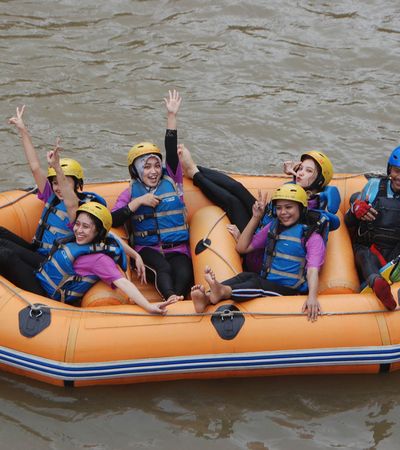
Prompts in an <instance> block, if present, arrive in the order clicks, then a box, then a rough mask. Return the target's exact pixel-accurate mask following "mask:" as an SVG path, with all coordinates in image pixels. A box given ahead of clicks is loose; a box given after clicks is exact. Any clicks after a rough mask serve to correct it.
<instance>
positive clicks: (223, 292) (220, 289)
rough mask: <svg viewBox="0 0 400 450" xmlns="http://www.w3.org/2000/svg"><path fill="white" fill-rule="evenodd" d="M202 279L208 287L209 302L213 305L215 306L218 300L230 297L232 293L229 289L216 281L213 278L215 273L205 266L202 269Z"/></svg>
mask: <svg viewBox="0 0 400 450" xmlns="http://www.w3.org/2000/svg"><path fill="white" fill-rule="evenodd" d="M204 278H205V279H206V281H207V283H208V284H209V285H210V302H211V303H212V304H213V305H215V304H217V303H218V302H219V301H220V300H224V299H226V298H229V297H230V295H231V293H232V290H231V288H230V287H229V286H225V285H224V284H221V283H220V282H219V281H217V280H216V278H215V273H214V272H213V271H212V270H211V268H210V267H209V266H206V268H205V269H204Z"/></svg>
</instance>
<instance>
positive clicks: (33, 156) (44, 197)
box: [0, 105, 105, 256]
mask: <svg viewBox="0 0 400 450" xmlns="http://www.w3.org/2000/svg"><path fill="white" fill-rule="evenodd" d="M24 111H25V105H24V106H22V107H21V108H18V107H17V110H16V115H15V116H14V117H11V118H10V119H9V121H8V122H9V123H10V124H11V125H15V127H16V128H17V130H18V131H19V132H20V135H21V139H22V145H23V148H24V152H25V157H26V159H27V161H28V164H29V166H30V169H31V171H32V175H33V177H34V179H35V182H36V184H37V187H38V198H39V199H40V200H41V201H42V202H43V203H44V209H43V212H42V216H41V218H40V221H39V225H38V228H37V230H36V233H35V236H34V238H33V241H32V242H27V241H25V240H24V239H22V238H20V237H19V236H17V235H16V234H14V233H12V232H11V231H9V230H8V229H7V228H4V227H0V239H2V240H3V242H4V241H5V240H8V241H10V242H13V243H15V244H16V245H18V246H21V247H23V248H26V249H29V250H36V251H37V252H38V253H40V254H41V255H44V256H46V255H48V253H49V251H50V249H51V247H52V245H53V242H54V240H55V239H56V238H58V237H61V236H65V235H66V234H68V233H69V232H70V223H71V222H72V221H73V220H74V218H75V212H76V208H77V207H78V206H79V204H81V203H83V202H87V201H91V200H96V201H99V202H101V203H104V204H105V200H104V199H102V198H101V197H100V196H98V195H97V194H95V193H92V192H82V189H83V169H82V167H81V165H80V164H79V163H78V162H77V161H75V160H74V159H71V158H63V159H61V165H60V167H61V171H60V172H59V174H56V171H55V169H54V168H53V167H49V169H48V171H47V172H46V171H45V170H44V169H43V168H42V167H41V164H40V160H39V157H38V154H37V152H36V150H35V148H34V146H33V144H32V139H31V136H30V134H29V131H28V129H27V127H26V126H25V124H24V121H23V114H24ZM55 148H56V149H59V140H57V142H56V146H55ZM60 176H63V177H65V179H66V182H67V183H69V184H70V186H71V188H72V190H73V198H72V200H73V202H74V204H75V208H73V209H72V210H70V212H68V211H67V208H66V206H65V202H64V199H63V197H62V193H61V190H60V187H59V182H58V178H59V177H60Z"/></svg>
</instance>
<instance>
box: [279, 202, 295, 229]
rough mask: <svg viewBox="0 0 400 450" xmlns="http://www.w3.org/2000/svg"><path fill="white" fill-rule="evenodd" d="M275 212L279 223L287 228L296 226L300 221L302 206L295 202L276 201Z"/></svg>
mask: <svg viewBox="0 0 400 450" xmlns="http://www.w3.org/2000/svg"><path fill="white" fill-rule="evenodd" d="M275 211H276V216H277V218H278V220H279V222H280V223H281V224H282V225H283V226H285V227H290V226H292V225H294V224H295V223H296V222H297V221H298V220H299V219H300V204H299V203H298V202H295V201H293V200H276V202H275Z"/></svg>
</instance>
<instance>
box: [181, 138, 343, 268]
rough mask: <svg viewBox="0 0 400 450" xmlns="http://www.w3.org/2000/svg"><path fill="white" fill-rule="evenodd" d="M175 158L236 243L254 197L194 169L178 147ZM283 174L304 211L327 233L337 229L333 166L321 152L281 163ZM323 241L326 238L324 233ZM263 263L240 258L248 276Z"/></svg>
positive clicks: (221, 176)
mask: <svg viewBox="0 0 400 450" xmlns="http://www.w3.org/2000/svg"><path fill="white" fill-rule="evenodd" d="M178 156H179V159H180V162H181V165H182V168H183V171H184V174H185V176H186V177H187V178H189V179H192V180H193V184H194V185H195V186H197V187H199V188H200V190H201V191H202V192H203V194H204V195H205V196H206V197H207V198H208V199H209V200H211V201H212V202H213V203H214V204H216V205H217V206H219V207H220V208H222V209H223V210H224V211H225V212H226V213H227V216H228V218H229V220H230V221H231V224H229V225H228V231H229V232H230V233H231V234H232V235H233V236H234V238H235V239H236V241H237V240H238V238H239V236H240V233H241V232H242V231H243V229H244V228H245V226H246V225H247V223H248V222H249V220H250V218H251V216H252V206H253V204H254V202H255V201H256V199H255V197H254V196H253V195H252V194H251V192H250V191H248V190H247V188H246V187H245V186H243V184H241V183H240V182H239V181H237V180H235V179H234V178H232V177H230V176H229V175H227V174H225V173H223V172H220V171H218V170H215V169H209V168H207V167H203V166H199V165H196V164H195V163H194V161H193V159H192V156H191V154H190V151H189V150H188V149H187V148H186V147H185V146H181V147H180V148H179V149H178ZM284 172H285V173H286V174H287V175H291V176H293V181H292V183H295V184H298V185H300V186H301V187H302V188H303V189H304V190H305V191H306V193H307V207H308V208H309V209H312V210H316V211H318V213H320V214H322V216H323V218H324V219H323V220H325V221H327V222H328V223H329V231H333V230H336V229H337V228H339V226H340V220H339V218H338V217H337V216H336V213H337V211H338V209H339V206H340V193H339V190H338V189H337V187H336V186H329V183H330V181H331V180H332V177H333V166H332V163H331V161H330V159H329V158H328V157H327V156H326V155H325V154H324V153H322V152H320V151H316V150H311V151H309V152H306V153H303V154H302V155H301V157H300V161H298V162H293V161H285V162H284ZM272 218H273V217H272V215H271V206H270V205H268V207H267V208H266V212H265V214H264V216H263V217H262V219H261V220H260V223H259V227H258V229H261V228H262V227H264V226H265V225H267V223H268V222H270V221H271V220H272ZM324 238H325V240H327V238H328V234H327V233H326V234H325V236H324ZM262 261H263V252H262V250H260V251H254V252H251V253H248V254H247V255H244V258H243V266H244V267H245V270H247V271H249V272H256V273H258V272H259V271H260V269H261V265H262Z"/></svg>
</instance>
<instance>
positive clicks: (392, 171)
mask: <svg viewBox="0 0 400 450" xmlns="http://www.w3.org/2000/svg"><path fill="white" fill-rule="evenodd" d="M345 223H346V225H347V227H348V228H349V231H350V234H351V236H352V240H353V250H354V257H355V262H356V266H357V269H358V272H359V274H360V277H361V279H362V280H363V281H364V282H366V283H368V285H369V286H370V287H371V289H372V290H373V292H374V293H375V295H376V296H377V297H378V298H379V300H380V301H381V302H382V303H383V305H384V306H385V307H386V309H388V310H390V311H393V310H394V309H396V307H397V303H396V300H395V299H394V297H393V294H392V292H391V289H390V285H389V283H388V281H387V280H386V279H385V278H383V277H382V276H381V273H380V269H381V268H382V267H384V266H385V265H386V264H387V263H389V262H390V261H392V260H394V259H395V258H396V257H397V256H399V255H400V146H399V147H396V148H395V149H394V150H393V151H392V153H391V155H390V156H389V159H388V162H387V168H386V176H384V177H373V178H370V179H369V180H368V182H367V184H366V185H365V186H364V188H363V189H362V191H361V193H360V192H358V193H356V194H353V196H352V198H351V200H350V208H349V209H348V211H347V212H346V214H345Z"/></svg>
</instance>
